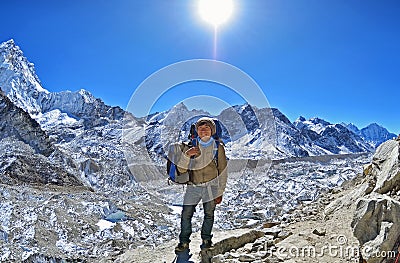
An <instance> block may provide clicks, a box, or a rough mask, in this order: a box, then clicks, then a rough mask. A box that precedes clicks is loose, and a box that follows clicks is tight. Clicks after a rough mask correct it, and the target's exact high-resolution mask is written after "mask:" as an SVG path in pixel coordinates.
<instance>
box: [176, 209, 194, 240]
mask: <svg viewBox="0 0 400 263" xmlns="http://www.w3.org/2000/svg"><path fill="white" fill-rule="evenodd" d="M195 208H196V205H183V209H182V215H181V233H180V234H179V242H180V243H190V235H191V234H192V217H193V213H194V211H195Z"/></svg>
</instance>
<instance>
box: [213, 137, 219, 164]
mask: <svg viewBox="0 0 400 263" xmlns="http://www.w3.org/2000/svg"><path fill="white" fill-rule="evenodd" d="M219 144H220V141H219V140H215V144H214V145H215V147H214V160H215V164H216V165H217V168H218V148H219Z"/></svg>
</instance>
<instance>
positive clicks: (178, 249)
mask: <svg viewBox="0 0 400 263" xmlns="http://www.w3.org/2000/svg"><path fill="white" fill-rule="evenodd" d="M187 249H189V243H179V244H178V245H177V246H176V247H175V253H180V252H183V251H185V250H187Z"/></svg>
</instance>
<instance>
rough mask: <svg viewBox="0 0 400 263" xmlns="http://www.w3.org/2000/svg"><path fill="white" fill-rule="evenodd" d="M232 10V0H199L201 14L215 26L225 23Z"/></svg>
mask: <svg viewBox="0 0 400 263" xmlns="http://www.w3.org/2000/svg"><path fill="white" fill-rule="evenodd" d="M232 12H233V2H232V0H199V13H200V16H201V17H202V18H203V19H204V20H205V21H207V22H208V23H210V24H212V25H213V26H214V27H218V26H219V25H221V24H223V23H225V22H226V21H227V20H228V19H229V17H230V16H231V15H232Z"/></svg>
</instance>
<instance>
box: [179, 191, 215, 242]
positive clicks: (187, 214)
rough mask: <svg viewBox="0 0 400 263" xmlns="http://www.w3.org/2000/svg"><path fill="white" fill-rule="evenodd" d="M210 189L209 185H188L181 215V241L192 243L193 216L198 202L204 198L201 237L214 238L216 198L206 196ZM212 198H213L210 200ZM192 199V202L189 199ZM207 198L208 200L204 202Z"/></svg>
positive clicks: (204, 238) (205, 238)
mask: <svg viewBox="0 0 400 263" xmlns="http://www.w3.org/2000/svg"><path fill="white" fill-rule="evenodd" d="M208 193H209V191H208V189H207V187H194V186H188V188H187V189H186V193H185V201H184V205H183V209H182V215H181V233H180V234H179V242H181V243H190V235H191V234H192V217H193V214H194V211H195V209H196V206H197V204H198V203H199V202H200V200H201V199H203V209H204V218H203V224H202V226H201V239H203V240H210V241H211V238H212V234H211V231H212V228H213V224H214V211H215V206H216V205H215V202H214V199H211V198H210V197H206V195H208ZM210 199H211V200H210ZM188 200H190V202H189V201H188ZM204 200H207V202H204Z"/></svg>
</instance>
